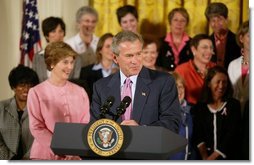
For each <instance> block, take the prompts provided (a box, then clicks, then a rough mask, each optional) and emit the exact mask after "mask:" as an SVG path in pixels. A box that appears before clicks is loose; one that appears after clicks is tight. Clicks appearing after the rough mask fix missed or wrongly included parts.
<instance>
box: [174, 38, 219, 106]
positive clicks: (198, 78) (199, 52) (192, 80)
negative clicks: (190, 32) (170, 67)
mask: <svg viewBox="0 0 254 165" xmlns="http://www.w3.org/2000/svg"><path fill="white" fill-rule="evenodd" d="M190 47H191V51H192V53H193V56H194V58H193V60H189V61H187V62H185V63H183V64H181V65H179V66H177V67H176V69H175V71H176V72H177V73H178V74H180V75H181V76H182V77H183V79H184V80H185V82H186V83H185V85H186V86H185V89H186V99H187V101H188V102H189V103H191V104H196V103H197V101H198V99H199V97H200V94H201V91H202V87H203V84H204V78H205V76H206V74H207V70H208V69H209V68H211V67H213V66H215V64H214V63H213V62H211V58H212V55H213V53H214V52H213V44H212V41H211V39H210V38H209V36H208V35H206V34H198V35H196V36H194V38H192V40H191V42H190Z"/></svg>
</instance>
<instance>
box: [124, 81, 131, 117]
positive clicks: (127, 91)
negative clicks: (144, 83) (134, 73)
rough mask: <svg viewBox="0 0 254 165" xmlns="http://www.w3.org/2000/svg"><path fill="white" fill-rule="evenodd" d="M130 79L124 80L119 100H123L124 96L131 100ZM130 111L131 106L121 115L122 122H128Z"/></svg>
mask: <svg viewBox="0 0 254 165" xmlns="http://www.w3.org/2000/svg"><path fill="white" fill-rule="evenodd" d="M131 84H132V82H131V79H130V78H126V79H125V82H124V85H123V89H122V94H121V99H123V98H124V97H125V96H129V97H130V98H132V97H131V96H132V95H131ZM131 111H132V106H131V104H130V105H129V106H128V107H127V108H126V111H125V113H124V115H122V119H123V120H130V118H131Z"/></svg>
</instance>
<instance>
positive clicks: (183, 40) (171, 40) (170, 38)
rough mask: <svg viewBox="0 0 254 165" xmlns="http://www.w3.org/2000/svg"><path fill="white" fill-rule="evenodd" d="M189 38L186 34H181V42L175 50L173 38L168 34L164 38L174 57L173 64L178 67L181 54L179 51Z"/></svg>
mask: <svg viewBox="0 0 254 165" xmlns="http://www.w3.org/2000/svg"><path fill="white" fill-rule="evenodd" d="M189 39H190V38H189V36H188V35H187V33H185V32H184V33H183V38H182V41H181V44H180V46H179V47H178V49H177V48H176V46H175V44H174V41H173V36H172V33H171V32H170V33H168V34H167V36H166V38H165V41H166V42H168V44H169V46H171V48H172V50H173V53H174V56H175V61H174V62H175V64H176V65H178V63H179V54H180V52H181V50H182V49H183V47H184V46H185V45H186V42H187V41H188V40H189Z"/></svg>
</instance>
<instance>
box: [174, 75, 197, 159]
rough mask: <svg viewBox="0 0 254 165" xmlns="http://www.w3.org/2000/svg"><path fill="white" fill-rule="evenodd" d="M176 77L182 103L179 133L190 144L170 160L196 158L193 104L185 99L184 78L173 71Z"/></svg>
mask: <svg viewBox="0 0 254 165" xmlns="http://www.w3.org/2000/svg"><path fill="white" fill-rule="evenodd" d="M172 76H173V77H174V78H175V81H176V87H177V91H178V99H179V102H180V105H181V108H180V111H181V124H180V126H179V135H181V136H183V137H184V138H186V139H187V140H188V144H187V145H186V147H185V149H184V150H183V151H181V152H178V153H176V154H174V155H172V156H170V160H195V159H196V153H195V150H194V148H193V142H192V129H193V128H192V127H193V124H192V117H191V113H190V109H191V105H189V103H188V102H187V101H186V100H185V85H186V84H185V82H184V79H183V78H182V77H181V76H180V75H179V74H177V73H176V72H173V73H172Z"/></svg>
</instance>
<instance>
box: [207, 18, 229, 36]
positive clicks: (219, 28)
mask: <svg viewBox="0 0 254 165" xmlns="http://www.w3.org/2000/svg"><path fill="white" fill-rule="evenodd" d="M209 25H210V27H211V28H212V29H213V32H214V33H215V34H223V33H225V31H227V29H228V20H227V18H225V17H223V16H213V17H211V18H210V20H209Z"/></svg>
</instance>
